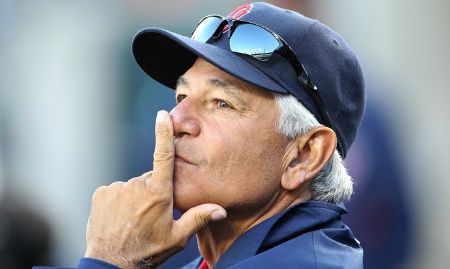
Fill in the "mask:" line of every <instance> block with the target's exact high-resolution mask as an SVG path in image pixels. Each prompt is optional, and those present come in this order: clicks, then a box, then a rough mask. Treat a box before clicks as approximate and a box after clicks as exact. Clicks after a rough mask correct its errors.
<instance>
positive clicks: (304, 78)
mask: <svg viewBox="0 0 450 269" xmlns="http://www.w3.org/2000/svg"><path fill="white" fill-rule="evenodd" d="M227 31H228V40H229V46H230V50H231V51H232V52H234V53H237V54H244V55H249V56H252V57H254V58H255V59H257V60H259V61H262V62H265V61H268V60H269V59H270V57H271V56H272V55H273V54H275V53H276V54H278V55H280V56H282V57H283V58H285V59H286V60H287V61H288V62H289V63H290V64H291V66H292V68H293V69H294V70H295V73H296V75H297V77H298V78H299V81H300V83H301V84H302V86H303V88H305V89H306V91H307V92H308V94H309V95H310V96H311V98H312V99H313V101H314V103H315V104H316V106H317V108H318V109H319V111H320V113H321V116H322V119H323V120H324V121H325V122H324V124H325V126H327V127H329V128H331V129H333V130H335V129H334V126H333V122H332V121H331V118H330V115H329V114H328V111H327V110H326V108H325V105H324V103H323V101H322V98H321V97H320V95H319V91H318V90H317V87H316V86H315V85H314V84H313V83H312V81H311V78H310V77H309V76H308V73H307V72H306V70H305V68H304V67H303V65H302V64H301V63H300V61H299V60H298V58H297V57H296V56H295V54H294V51H293V50H292V48H291V47H290V46H289V45H288V44H287V43H286V42H285V41H284V40H283V39H282V38H281V37H280V36H279V35H277V34H276V33H274V32H273V31H271V30H269V29H267V28H266V27H264V26H261V25H258V24H256V23H253V22H248V21H243V20H235V19H230V18H225V17H222V16H219V15H209V16H206V17H204V18H203V19H201V20H200V22H199V23H198V25H197V27H196V28H195V30H194V31H193V33H192V37H191V38H192V39H194V40H197V41H200V42H203V43H208V42H211V41H212V40H216V39H218V38H220V37H221V36H222V33H225V32H227Z"/></svg>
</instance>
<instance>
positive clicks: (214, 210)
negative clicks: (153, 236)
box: [174, 204, 227, 237]
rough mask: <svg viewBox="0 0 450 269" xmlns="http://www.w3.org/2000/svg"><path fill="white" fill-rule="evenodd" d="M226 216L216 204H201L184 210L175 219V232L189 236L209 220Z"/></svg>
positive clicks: (204, 225)
mask: <svg viewBox="0 0 450 269" xmlns="http://www.w3.org/2000/svg"><path fill="white" fill-rule="evenodd" d="M226 217H227V211H225V209H224V208H223V207H221V206H219V205H216V204H202V205H198V206H195V207H193V208H191V209H189V210H188V211H186V212H185V213H184V214H183V215H182V216H181V217H180V218H179V219H178V220H177V221H175V225H174V229H175V231H174V232H175V234H177V235H179V236H180V237H190V236H191V235H193V234H194V233H196V232H198V231H200V230H201V229H203V228H205V227H206V226H207V225H208V224H209V223H210V222H214V221H220V220H223V219H225V218H226Z"/></svg>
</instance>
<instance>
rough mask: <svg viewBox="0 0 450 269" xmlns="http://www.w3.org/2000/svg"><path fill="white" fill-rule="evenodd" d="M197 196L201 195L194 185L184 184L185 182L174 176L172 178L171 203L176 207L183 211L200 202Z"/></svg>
mask: <svg viewBox="0 0 450 269" xmlns="http://www.w3.org/2000/svg"><path fill="white" fill-rule="evenodd" d="M199 197H202V194H201V192H200V191H198V190H196V188H195V187H194V186H192V185H190V184H186V182H180V181H179V180H177V178H176V177H175V178H174V184H173V200H174V201H173V202H174V203H173V204H174V207H175V208H176V209H178V210H179V211H181V212H185V211H187V210H189V209H190V208H192V207H194V206H197V205H200V204H202V201H201V200H200V199H199Z"/></svg>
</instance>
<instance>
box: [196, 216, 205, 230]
mask: <svg viewBox="0 0 450 269" xmlns="http://www.w3.org/2000/svg"><path fill="white" fill-rule="evenodd" d="M194 219H195V223H197V226H198V227H200V228H204V227H206V225H207V224H208V220H207V218H205V217H204V216H203V215H200V214H197V215H195V216H194Z"/></svg>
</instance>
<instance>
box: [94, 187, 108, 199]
mask: <svg viewBox="0 0 450 269" xmlns="http://www.w3.org/2000/svg"><path fill="white" fill-rule="evenodd" d="M107 188H108V187H106V186H100V187H98V188H97V189H96V190H95V191H94V194H92V202H94V201H96V200H97V199H99V197H100V196H102V195H103V194H104V193H105V191H106V190H107Z"/></svg>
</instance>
